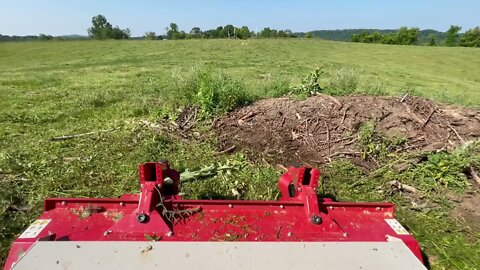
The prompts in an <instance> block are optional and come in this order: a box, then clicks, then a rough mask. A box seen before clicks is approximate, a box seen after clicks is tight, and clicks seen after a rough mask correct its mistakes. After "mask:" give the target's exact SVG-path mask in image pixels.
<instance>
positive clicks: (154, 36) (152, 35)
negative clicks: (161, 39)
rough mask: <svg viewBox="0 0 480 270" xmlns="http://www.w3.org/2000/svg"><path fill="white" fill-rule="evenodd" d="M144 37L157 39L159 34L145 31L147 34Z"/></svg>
mask: <svg viewBox="0 0 480 270" xmlns="http://www.w3.org/2000/svg"><path fill="white" fill-rule="evenodd" d="M143 39H145V40H155V39H157V34H156V33H155V32H145V35H143Z"/></svg>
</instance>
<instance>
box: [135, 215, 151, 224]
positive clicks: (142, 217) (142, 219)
mask: <svg viewBox="0 0 480 270" xmlns="http://www.w3.org/2000/svg"><path fill="white" fill-rule="evenodd" d="M148 219H149V218H148V215H147V214H138V215H137V221H138V222H139V223H147V222H148Z"/></svg>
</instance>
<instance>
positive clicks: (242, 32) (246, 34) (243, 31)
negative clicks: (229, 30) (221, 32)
mask: <svg viewBox="0 0 480 270" xmlns="http://www.w3.org/2000/svg"><path fill="white" fill-rule="evenodd" d="M235 33H236V35H237V37H238V38H239V39H248V38H250V36H251V35H250V29H248V27H247V26H242V27H241V28H237V29H236V31H235Z"/></svg>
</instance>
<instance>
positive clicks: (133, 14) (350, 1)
mask: <svg viewBox="0 0 480 270" xmlns="http://www.w3.org/2000/svg"><path fill="white" fill-rule="evenodd" d="M0 10H1V16H0V34H4V35H5V34H7V35H14V34H15V35H27V34H34V35H38V34H39V33H45V34H51V35H64V34H82V35H86V29H87V28H88V27H89V26H90V20H91V17H92V16H94V15H96V14H103V15H105V16H106V17H107V19H108V20H109V21H110V22H111V23H112V24H113V25H118V26H120V27H121V28H126V27H128V28H130V29H131V31H132V33H133V35H134V36H138V35H143V33H144V32H146V31H154V32H156V33H157V34H161V33H164V31H165V27H166V26H167V25H168V24H169V23H170V22H176V23H177V24H178V25H179V27H180V29H182V30H186V31H189V30H190V29H191V28H192V27H194V26H199V27H201V28H202V29H210V28H214V27H216V26H219V25H225V24H229V23H230V24H233V25H235V26H242V25H247V26H248V27H249V28H250V29H251V30H256V29H257V30H261V29H262V28H263V27H266V26H269V27H273V28H276V29H291V30H292V31H294V32H295V31H310V30H316V29H345V28H382V29H386V28H389V29H391V28H398V27H400V26H403V25H405V26H415V27H420V28H422V29H426V28H432V29H436V30H442V31H445V30H446V29H448V27H449V26H450V25H451V24H455V25H460V26H462V27H463V30H465V29H469V28H472V27H475V26H479V25H480V15H479V14H480V1H478V0H455V1H450V0H448V1H442V0H437V1H434V0H423V1H422V0H416V1H415V0H403V1H400V0H397V1H390V0H363V1H361V0H337V1H334V0H330V1H313V0H297V1H293V0H290V1H282V0H277V1H274V0H263V1H262V0H243V1H220V0H203V1H200V0H197V1H195V0H184V1H173V0H170V1H162V0H156V1H155V0H136V1H133V0H131V1H126V0H70V1H66V0H30V1H27V0H0Z"/></svg>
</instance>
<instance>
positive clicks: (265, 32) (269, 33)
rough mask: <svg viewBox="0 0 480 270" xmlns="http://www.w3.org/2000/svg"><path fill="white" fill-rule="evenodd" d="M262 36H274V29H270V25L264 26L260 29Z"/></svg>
mask: <svg viewBox="0 0 480 270" xmlns="http://www.w3.org/2000/svg"><path fill="white" fill-rule="evenodd" d="M260 37H261V38H270V37H274V36H273V35H272V29H270V28H269V27H265V28H263V30H262V31H260Z"/></svg>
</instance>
